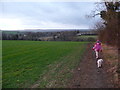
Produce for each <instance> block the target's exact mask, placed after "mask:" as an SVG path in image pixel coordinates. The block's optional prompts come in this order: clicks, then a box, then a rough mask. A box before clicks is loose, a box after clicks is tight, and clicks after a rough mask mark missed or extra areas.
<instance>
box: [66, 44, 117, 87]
mask: <svg viewBox="0 0 120 90" xmlns="http://www.w3.org/2000/svg"><path fill="white" fill-rule="evenodd" d="M92 46H93V45H92V44H88V47H87V51H86V53H85V55H84V58H83V60H82V61H81V62H80V64H79V66H78V67H77V68H76V69H75V70H74V72H73V78H72V80H70V83H69V84H68V87H69V88H114V87H115V85H114V78H113V73H111V72H110V61H109V60H108V58H106V57H105V56H106V54H105V56H104V57H103V55H104V53H105V50H103V54H102V53H101V58H103V60H104V63H103V66H102V68H97V64H96V59H95V53H94V51H93V50H92ZM104 48H106V47H104Z"/></svg>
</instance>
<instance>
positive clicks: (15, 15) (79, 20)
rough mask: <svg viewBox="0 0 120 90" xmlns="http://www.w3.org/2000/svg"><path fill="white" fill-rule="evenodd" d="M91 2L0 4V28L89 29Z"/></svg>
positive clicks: (92, 6)
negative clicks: (88, 16)
mask: <svg viewBox="0 0 120 90" xmlns="http://www.w3.org/2000/svg"><path fill="white" fill-rule="evenodd" d="M94 8H95V2H1V3H0V29H1V30H23V29H56V28H57V29H89V28H90V27H91V26H92V25H93V24H94V22H96V21H97V20H98V19H99V17H97V18H96V19H88V18H86V17H85V16H86V15H87V14H90V13H91V11H92V10H94Z"/></svg>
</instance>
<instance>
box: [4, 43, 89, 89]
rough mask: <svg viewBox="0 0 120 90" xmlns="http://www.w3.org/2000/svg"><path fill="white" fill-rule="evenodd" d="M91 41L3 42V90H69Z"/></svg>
mask: <svg viewBox="0 0 120 90" xmlns="http://www.w3.org/2000/svg"><path fill="white" fill-rule="evenodd" d="M86 45H87V42H40V41H3V42H2V70H3V71H2V73H3V77H2V82H3V83H2V84H3V88H21V87H22V88H28V87H65V86H66V83H67V82H68V81H69V79H70V78H71V76H72V70H73V69H74V68H75V67H76V66H77V65H78V64H79V62H80V59H81V57H82V56H83V54H84V51H85V49H86Z"/></svg>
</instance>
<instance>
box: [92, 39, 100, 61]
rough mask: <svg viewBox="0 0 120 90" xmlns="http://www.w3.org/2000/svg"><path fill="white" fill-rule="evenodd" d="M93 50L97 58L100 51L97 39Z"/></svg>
mask: <svg viewBox="0 0 120 90" xmlns="http://www.w3.org/2000/svg"><path fill="white" fill-rule="evenodd" d="M93 50H94V51H95V55H96V59H98V58H99V55H100V52H101V51H102V46H101V42H100V41H99V40H97V41H96V43H95V44H94V47H93Z"/></svg>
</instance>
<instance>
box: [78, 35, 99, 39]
mask: <svg viewBox="0 0 120 90" xmlns="http://www.w3.org/2000/svg"><path fill="white" fill-rule="evenodd" d="M77 38H81V39H85V40H86V39H89V38H93V39H95V40H97V38H98V36H97V35H81V36H78V37H77Z"/></svg>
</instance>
